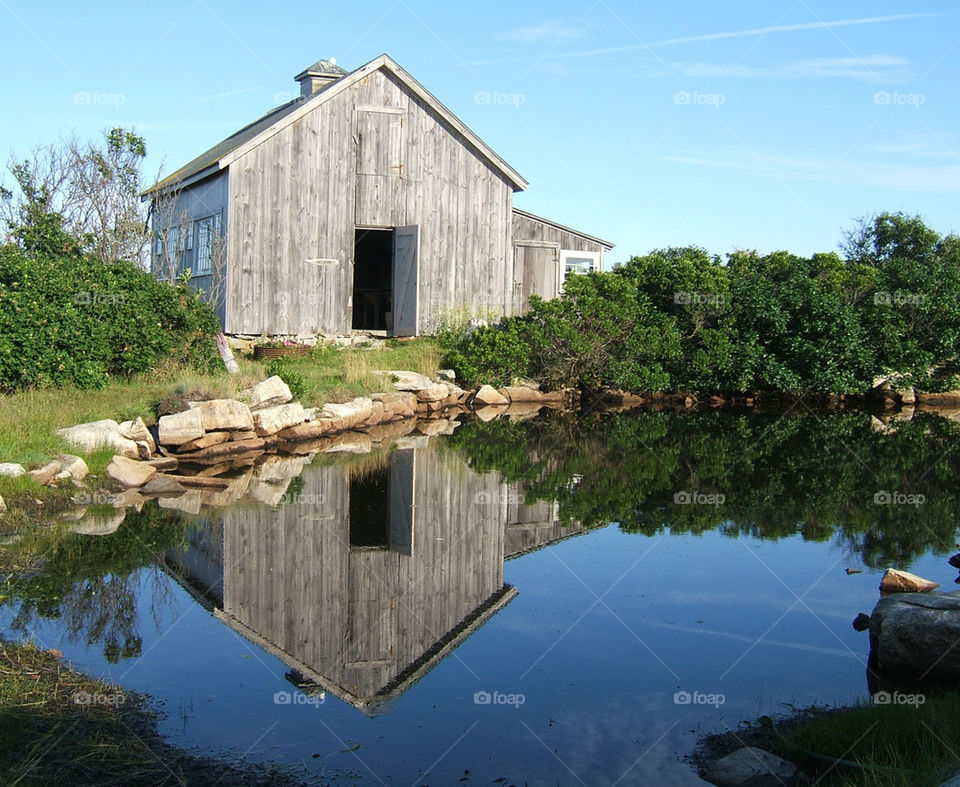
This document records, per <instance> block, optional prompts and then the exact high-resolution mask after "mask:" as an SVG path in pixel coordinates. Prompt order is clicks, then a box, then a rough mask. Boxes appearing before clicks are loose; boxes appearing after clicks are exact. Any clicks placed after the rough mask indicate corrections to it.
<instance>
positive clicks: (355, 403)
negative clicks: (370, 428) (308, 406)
mask: <svg viewBox="0 0 960 787" xmlns="http://www.w3.org/2000/svg"><path fill="white" fill-rule="evenodd" d="M372 409H373V400H372V399H370V398H368V397H366V396H358V397H357V398H356V399H351V400H350V401H349V402H344V403H343V404H325V405H324V406H323V410H322V411H321V413H320V415H321V417H323V418H339V419H340V421H341V422H342V425H341V429H352V428H353V427H354V426H359V425H360V424H363V423H365V422H366V420H367V418H368V417H369V416H370V413H371V411H372Z"/></svg>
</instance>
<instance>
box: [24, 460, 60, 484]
mask: <svg viewBox="0 0 960 787" xmlns="http://www.w3.org/2000/svg"><path fill="white" fill-rule="evenodd" d="M59 472H60V463H59V462H47V463H46V464H45V465H44V466H43V467H38V468H37V469H36V470H31V471H30V472H29V473H28V475H29V476H30V478H32V479H33V481H34V483H37V484H39V485H40V486H45V485H46V484H49V483H50V482H51V481H52V480H53V477H54V476H55V475H56V474H57V473H59Z"/></svg>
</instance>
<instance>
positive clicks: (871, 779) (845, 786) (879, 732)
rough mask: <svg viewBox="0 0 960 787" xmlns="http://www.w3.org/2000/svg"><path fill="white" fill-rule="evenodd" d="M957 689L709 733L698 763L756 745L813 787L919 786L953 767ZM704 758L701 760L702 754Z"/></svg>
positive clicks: (958, 734)
mask: <svg viewBox="0 0 960 787" xmlns="http://www.w3.org/2000/svg"><path fill="white" fill-rule="evenodd" d="M957 741H960V692H951V693H946V694H938V695H929V694H928V695H926V696H925V701H924V702H923V703H922V704H896V705H895V704H888V705H877V704H873V703H866V702H865V703H858V704H856V705H853V706H849V707H845V708H832V709H822V708H811V709H806V710H803V711H799V712H798V713H797V714H796V715H795V716H793V717H789V718H787V719H784V720H779V721H777V722H773V721H772V720H771V719H769V718H768V717H763V718H762V719H761V721H760V722H758V723H757V724H753V725H747V726H745V727H742V728H741V729H740V730H738V731H737V732H736V733H725V734H722V735H717V736H709V737H708V738H707V739H705V741H703V742H702V744H701V752H700V753H699V754H698V755H697V757H696V758H695V759H697V760H698V761H699V762H700V764H701V766H702V765H703V764H704V760H705V759H716V758H719V757H721V756H723V755H725V754H728V753H729V752H730V751H733V750H734V749H737V748H740V747H741V746H744V745H748V746H758V747H760V748H762V749H767V750H768V751H772V752H774V753H776V754H779V755H780V756H781V757H784V758H785V759H787V760H790V761H791V762H794V763H796V764H797V765H798V766H799V767H800V768H802V769H803V770H804V771H805V772H806V773H807V774H810V775H812V776H813V777H815V778H816V780H817V784H818V785H837V786H838V787H880V786H881V785H883V787H901V786H902V787H922V786H923V785H933V786H936V785H939V784H940V783H941V782H943V781H944V780H945V779H947V778H948V777H950V776H952V775H953V774H954V773H956V772H957V771H958V770H960V745H958V743H957ZM705 753H706V754H707V755H708V756H707V758H705V757H704V754H705Z"/></svg>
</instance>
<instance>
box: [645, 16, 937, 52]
mask: <svg viewBox="0 0 960 787" xmlns="http://www.w3.org/2000/svg"><path fill="white" fill-rule="evenodd" d="M946 15H947V14H944V13H938V12H930V13H924V14H889V15H887V16H864V17H860V18H859V19H834V20H818V21H816V22H800V23H798V24H794V25H770V26H769V27H754V28H751V29H749V30H733V31H728V32H726V33H701V34H700V35H694V36H682V37H681V38H668V39H667V40H666V41H657V42H656V43H653V44H649V45H648V46H673V45H674V44H690V43H693V42H695V41H718V40H720V39H723V38H748V37H750V36H765V35H769V34H770V33H791V32H793V31H795V30H823V29H824V28H833V27H849V26H850V25H874V24H879V23H881V22H900V21H903V20H905V19H924V18H928V17H932V16H946Z"/></svg>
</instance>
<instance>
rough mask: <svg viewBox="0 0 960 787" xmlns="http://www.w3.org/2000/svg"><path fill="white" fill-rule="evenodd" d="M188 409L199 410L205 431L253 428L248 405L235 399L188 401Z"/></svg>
mask: <svg viewBox="0 0 960 787" xmlns="http://www.w3.org/2000/svg"><path fill="white" fill-rule="evenodd" d="M188 404H189V405H190V409H192V410H199V411H200V416H201V417H202V419H203V428H204V430H205V431H207V432H214V431H216V430H218V429H226V430H236V429H253V416H252V415H251V414H250V407H249V406H248V405H246V404H244V403H243V402H238V401H237V400H236V399H208V400H207V401H205V402H188Z"/></svg>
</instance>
